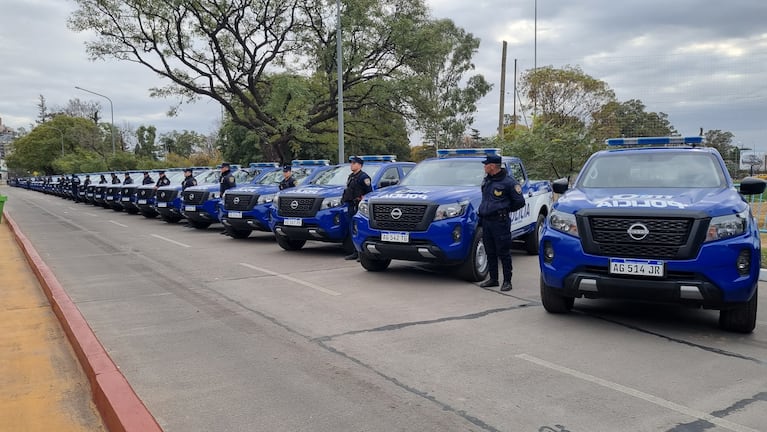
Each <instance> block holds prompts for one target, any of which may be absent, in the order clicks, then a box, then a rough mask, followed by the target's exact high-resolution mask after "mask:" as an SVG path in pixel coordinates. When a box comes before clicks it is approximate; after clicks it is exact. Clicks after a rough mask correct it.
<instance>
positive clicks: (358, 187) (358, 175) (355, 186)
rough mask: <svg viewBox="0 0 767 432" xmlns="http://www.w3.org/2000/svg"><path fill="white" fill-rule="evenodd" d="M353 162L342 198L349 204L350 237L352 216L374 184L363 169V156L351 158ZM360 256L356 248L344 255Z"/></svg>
mask: <svg viewBox="0 0 767 432" xmlns="http://www.w3.org/2000/svg"><path fill="white" fill-rule="evenodd" d="M349 161H350V162H351V164H350V168H351V170H352V172H351V174H349V177H348V178H347V179H346V189H344V194H343V196H342V197H341V199H342V200H343V201H344V202H345V203H348V204H349V213H348V215H349V216H348V217H349V237H351V235H352V229H351V228H352V216H354V215H355V214H357V209H358V207H359V204H360V201H362V197H363V196H365V195H366V194H368V193H370V192H371V191H372V190H373V185H372V183H371V181H370V176H369V175H367V173H366V172H365V171H362V165H363V164H364V163H365V162H364V161H363V160H362V158H359V157H357V156H353V157H351V158H350V159H349ZM358 258H359V255H358V254H357V251H356V250H355V251H354V252H353V253H351V254H350V255H347V256H345V257H344V259H345V260H356V259H358Z"/></svg>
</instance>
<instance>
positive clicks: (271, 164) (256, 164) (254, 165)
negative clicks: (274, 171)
mask: <svg viewBox="0 0 767 432" xmlns="http://www.w3.org/2000/svg"><path fill="white" fill-rule="evenodd" d="M279 166H280V164H278V163H277V162H251V163H249V164H248V168H277V167H279Z"/></svg>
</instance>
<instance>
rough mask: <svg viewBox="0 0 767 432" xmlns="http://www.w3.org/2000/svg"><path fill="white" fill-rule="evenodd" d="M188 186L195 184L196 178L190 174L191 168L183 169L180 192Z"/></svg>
mask: <svg viewBox="0 0 767 432" xmlns="http://www.w3.org/2000/svg"><path fill="white" fill-rule="evenodd" d="M189 186H197V179H195V178H194V176H193V175H192V169H191V168H187V169H185V170H184V180H183V181H182V182H181V192H183V191H185V190H186V188H188V187H189Z"/></svg>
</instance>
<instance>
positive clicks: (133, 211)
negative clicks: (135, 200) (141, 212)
mask: <svg viewBox="0 0 767 432" xmlns="http://www.w3.org/2000/svg"><path fill="white" fill-rule="evenodd" d="M125 211H126V212H128V214H132V215H134V214H138V210H136V209H134V208H129V209H125Z"/></svg>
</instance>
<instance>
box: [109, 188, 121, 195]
mask: <svg viewBox="0 0 767 432" xmlns="http://www.w3.org/2000/svg"><path fill="white" fill-rule="evenodd" d="M119 193H120V188H119V187H108V188H107V195H117V194H119Z"/></svg>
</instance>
